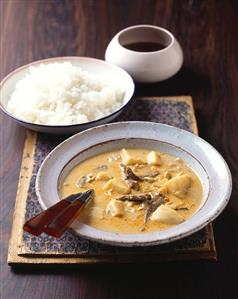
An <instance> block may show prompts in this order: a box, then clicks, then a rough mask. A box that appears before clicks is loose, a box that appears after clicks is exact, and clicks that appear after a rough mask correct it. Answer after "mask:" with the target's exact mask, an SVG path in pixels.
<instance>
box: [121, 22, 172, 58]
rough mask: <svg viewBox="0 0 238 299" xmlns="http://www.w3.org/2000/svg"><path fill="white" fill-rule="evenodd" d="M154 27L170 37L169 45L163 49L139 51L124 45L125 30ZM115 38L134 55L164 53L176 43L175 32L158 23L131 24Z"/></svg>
mask: <svg viewBox="0 0 238 299" xmlns="http://www.w3.org/2000/svg"><path fill="white" fill-rule="evenodd" d="M144 28H147V29H154V30H157V31H160V32H163V33H164V34H165V35H167V36H169V38H170V42H169V44H168V45H167V46H165V47H164V48H163V49H161V50H155V51H145V52H139V51H135V50H130V49H128V48H126V47H125V46H123V45H122V43H121V42H120V38H121V35H122V34H124V33H125V32H128V31H131V30H134V29H144ZM115 39H116V41H117V43H118V44H119V46H120V47H121V48H123V49H124V50H126V51H127V52H128V53H131V52H132V53H133V54H134V55H138V56H140V55H141V56H142V55H144V56H151V55H155V54H159V53H163V52H165V51H168V50H169V49H170V48H172V46H173V45H174V43H175V37H174V35H173V33H172V32H171V31H169V30H168V29H166V28H164V27H161V26H156V25H151V24H139V25H133V26H129V27H126V28H124V29H122V30H121V31H119V32H118V33H117V34H116V35H115Z"/></svg>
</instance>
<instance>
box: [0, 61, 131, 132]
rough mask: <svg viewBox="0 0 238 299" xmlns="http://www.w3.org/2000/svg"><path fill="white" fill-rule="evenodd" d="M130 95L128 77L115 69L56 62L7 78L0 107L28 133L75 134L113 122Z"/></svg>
mask: <svg viewBox="0 0 238 299" xmlns="http://www.w3.org/2000/svg"><path fill="white" fill-rule="evenodd" d="M133 93H134V83H133V80H132V78H131V76H130V75H129V74H128V73H127V72H125V71H124V70H123V69H121V68H119V67H117V66H114V65H112V64H109V63H107V62H105V61H103V60H99V59H94V58H88V57H56V58H49V59H44V60H39V61H36V62H33V63H30V64H27V65H24V66H22V67H20V68H18V69H16V70H15V71H13V72H12V73H10V74H9V75H8V76H7V77H5V78H4V79H3V80H2V82H1V83H0V107H1V109H2V110H3V111H4V112H5V113H6V114H7V115H8V116H10V117H11V118H13V119H14V120H15V121H16V122H17V123H19V124H20V125H22V126H24V127H26V128H28V129H31V130H34V131H38V132H44V133H55V134H73V133H76V132H79V131H82V130H85V129H87V128H90V127H93V126H96V125H101V124H105V123H108V122H110V121H112V120H113V119H114V118H116V117H117V116H118V115H119V114H120V113H121V112H122V111H123V109H125V108H126V106H127V105H128V104H129V102H130V100H131V99H132V96H133Z"/></svg>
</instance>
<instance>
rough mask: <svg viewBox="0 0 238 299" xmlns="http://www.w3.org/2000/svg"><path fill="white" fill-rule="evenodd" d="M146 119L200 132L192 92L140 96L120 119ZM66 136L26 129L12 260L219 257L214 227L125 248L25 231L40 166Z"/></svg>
mask: <svg viewBox="0 0 238 299" xmlns="http://www.w3.org/2000/svg"><path fill="white" fill-rule="evenodd" d="M122 120H127V121H128V120H143V121H154V122H161V123H165V124H169V125H173V126H176V127H179V128H182V129H185V130H188V131H191V132H194V133H196V134H197V126H196V120H195V116H194V111H193V106H192V99H191V98H190V97H169V98H167V97H166V98H158V97H150V98H145V97H144V98H137V99H136V100H135V101H134V102H133V104H132V105H130V106H129V108H128V109H127V110H126V111H125V112H123V113H122V114H121V115H120V117H119V118H118V119H116V121H122ZM64 139H65V137H62V136H61V137H59V136H53V135H46V134H37V133H34V132H31V131H27V138H26V142H25V147H24V153H23V160H22V166H21V172H20V177H19V186H18V192H17V199H16V206H15V212H14V217H13V228H12V235H11V239H10V243H9V255H8V262H9V263H10V264H14V263H96V262H123V261H127V262H128V261H147V260H168V259H169V260H177V259H199V258H200V259H202V258H206V259H216V250H215V244H214V238H213V231H212V226H211V225H208V226H207V227H205V228H204V229H202V230H200V231H199V232H197V233H195V234H193V235H191V236H189V237H186V238H184V239H181V240H179V241H176V242H173V243H169V244H165V245H157V246H149V247H144V248H141V247H131V248H122V247H116V246H110V245H102V244H99V243H96V242H92V241H89V240H86V239H83V238H81V237H79V236H78V235H76V234H75V233H74V232H73V231H72V230H68V231H67V232H66V233H65V234H64V235H63V236H62V237H61V238H60V239H56V238H53V237H50V236H48V235H46V234H42V235H41V236H38V237H35V236H32V235H30V234H29V233H27V232H23V230H22V226H23V223H24V222H25V221H26V220H28V219H29V218H31V217H33V216H34V215H36V214H37V213H39V212H40V211H41V207H40V204H39V202H38V200H37V196H36V194H35V179H36V175H37V171H38V169H39V167H40V165H41V163H42V161H43V160H44V158H45V157H46V155H47V154H48V153H49V152H50V151H51V150H52V149H53V148H54V147H55V146H56V145H57V144H59V143H60V142H61V141H62V140H64Z"/></svg>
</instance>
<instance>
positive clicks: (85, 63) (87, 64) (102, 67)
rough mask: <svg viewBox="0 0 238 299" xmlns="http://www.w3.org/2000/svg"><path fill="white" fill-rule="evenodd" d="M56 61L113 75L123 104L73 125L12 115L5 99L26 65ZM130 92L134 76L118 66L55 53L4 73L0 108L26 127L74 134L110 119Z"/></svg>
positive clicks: (98, 73) (21, 75) (132, 90)
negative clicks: (26, 119)
mask: <svg viewBox="0 0 238 299" xmlns="http://www.w3.org/2000/svg"><path fill="white" fill-rule="evenodd" d="M55 62H58V63H63V62H71V63H72V65H73V66H78V67H80V68H81V69H82V70H85V71H87V72H89V73H92V74H94V75H96V76H98V77H101V78H104V79H105V80H107V78H108V79H110V78H113V77H114V78H115V80H116V81H117V82H119V84H120V86H122V87H123V88H124V89H125V94H124V97H123V104H122V106H121V107H120V108H119V109H117V110H116V111H114V112H113V113H111V114H109V115H106V116H104V117H102V118H99V119H96V120H94V121H90V122H87V123H83V124H74V125H42V124H35V123H32V122H27V121H24V120H22V119H19V118H17V117H15V116H14V115H12V114H11V113H10V112H9V111H8V109H7V102H8V101H9V99H10V97H11V94H12V93H13V91H14V89H15V87H16V84H17V82H18V81H19V80H21V79H22V78H23V77H24V76H25V75H26V74H27V73H28V70H29V67H30V66H34V67H36V66H39V65H40V64H50V63H55ZM133 93H134V83H133V80H132V78H131V76H130V75H129V74H128V73H127V72H125V71H124V70H123V69H121V68H120V67H117V66H115V65H112V64H110V63H107V62H105V61H103V60H99V59H95V58H89V57H54V58H48V59H43V60H38V61H35V62H32V63H30V64H27V65H24V66H22V67H19V68H18V69H16V70H14V71H13V72H12V73H10V74H9V75H8V76H6V77H5V78H4V79H3V80H2V82H1V83H0V108H1V109H2V111H3V112H4V113H6V114H7V115H8V116H10V117H11V118H12V119H14V120H15V121H16V122H17V123H18V124H20V125H22V126H24V127H26V128H28V129H31V130H33V131H38V132H43V133H51V134H73V133H77V132H80V131H82V130H85V129H88V128H91V127H94V126H97V125H102V124H105V123H108V122H110V121H112V120H113V119H114V118H116V117H117V116H118V115H119V114H120V113H121V112H122V111H123V109H125V108H126V106H127V105H128V103H129V102H130V100H131V99H132V96H133Z"/></svg>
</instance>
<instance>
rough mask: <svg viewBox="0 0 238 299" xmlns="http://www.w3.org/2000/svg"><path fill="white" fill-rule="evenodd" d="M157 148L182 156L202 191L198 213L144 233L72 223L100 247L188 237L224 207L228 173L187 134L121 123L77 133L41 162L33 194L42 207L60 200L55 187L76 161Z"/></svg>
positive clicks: (155, 125)
mask: <svg viewBox="0 0 238 299" xmlns="http://www.w3.org/2000/svg"><path fill="white" fill-rule="evenodd" d="M123 147H126V148H130V147H131V148H133V147H140V148H148V149H156V150H159V151H161V152H165V153H168V154H171V155H174V156H177V157H180V158H182V159H183V160H185V161H186V163H187V164H188V165H189V166H190V167H191V168H192V169H193V170H194V171H195V172H196V174H197V175H198V177H199V178H200V181H201V183H202V187H203V198H202V203H201V206H200V208H199V210H198V211H197V212H196V213H195V214H194V215H193V216H192V217H191V218H190V219H188V220H186V221H185V222H183V223H181V224H179V225H176V226H174V227H172V228H169V229H166V230H163V231H159V232H150V233H142V234H121V233H112V232H106V231H102V230H98V229H95V228H93V227H90V226H88V225H85V224H82V223H79V221H77V220H76V221H75V222H74V223H73V225H72V228H73V229H74V230H75V232H76V233H78V234H79V235H81V236H83V237H85V238H88V239H92V240H95V241H98V242H102V243H108V244H114V245H121V246H135V245H140V246H146V245H154V244H162V243H166V242H171V241H174V240H177V239H180V238H183V237H185V236H187V235H190V234H192V233H194V232H196V231H198V230H200V229H201V228H202V227H204V226H205V225H206V224H208V223H209V222H211V221H212V220H214V219H215V218H216V217H217V216H218V215H219V214H220V213H221V211H222V210H223V209H224V208H225V206H226V204H227V203H228V200H229V197H230V193H231V187H232V183H231V174H230V171H229V168H228V166H227V164H226V162H225V161H224V159H223V158H222V156H221V155H220V154H219V153H218V152H217V151H216V150H215V149H214V148H213V147H212V146H211V145H210V144H208V143H207V142H206V141H204V140H203V139H201V138H199V137H198V136H196V135H194V134H192V133H189V132H187V131H184V130H181V129H178V128H175V127H172V126H168V125H163V124H159V123H152V122H120V123H113V124H108V125H103V126H99V127H95V128H92V129H89V130H87V131H84V132H82V133H78V134H76V135H74V136H72V137H71V138H69V139H67V140H66V141H64V142H63V143H61V144H60V145H59V146H57V147H56V148H55V149H54V150H53V151H52V152H51V153H50V154H49V155H48V156H47V158H46V159H45V161H44V162H43V164H42V166H41V168H40V170H39V172H38V175H37V181H36V193H37V196H38V198H39V202H40V204H41V206H42V208H43V209H46V208H48V207H50V206H51V205H53V204H54V203H56V202H57V201H58V200H59V194H58V190H59V186H60V185H61V183H62V181H63V180H64V178H65V176H66V175H67V174H68V173H69V171H70V170H71V169H72V168H73V167H74V166H75V165H77V164H78V163H80V162H82V161H84V160H85V159H87V158H89V157H92V156H94V155H96V154H99V153H102V152H105V151H110V150H114V149H120V148H123Z"/></svg>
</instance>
